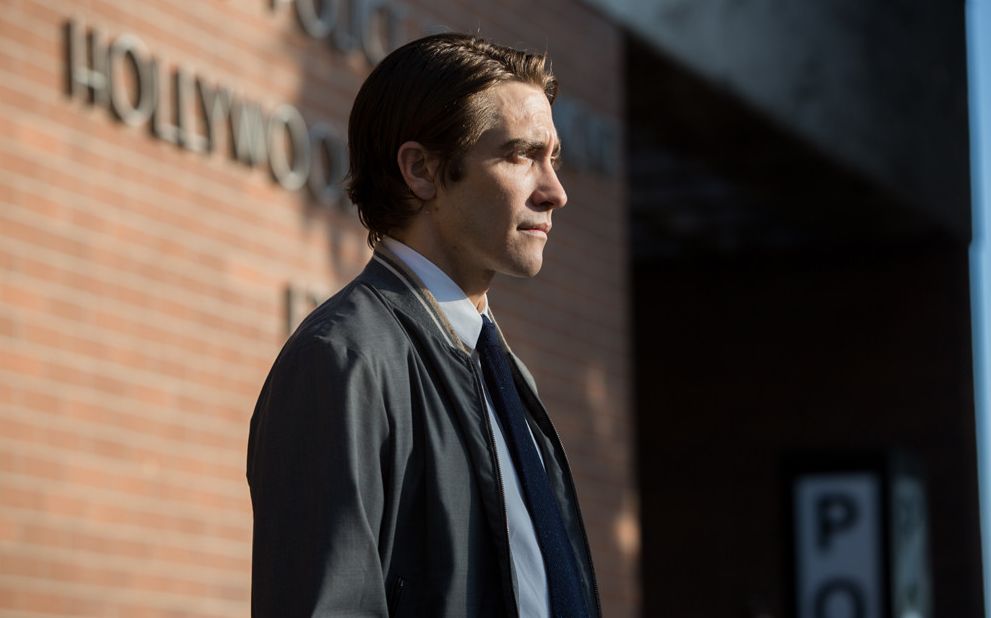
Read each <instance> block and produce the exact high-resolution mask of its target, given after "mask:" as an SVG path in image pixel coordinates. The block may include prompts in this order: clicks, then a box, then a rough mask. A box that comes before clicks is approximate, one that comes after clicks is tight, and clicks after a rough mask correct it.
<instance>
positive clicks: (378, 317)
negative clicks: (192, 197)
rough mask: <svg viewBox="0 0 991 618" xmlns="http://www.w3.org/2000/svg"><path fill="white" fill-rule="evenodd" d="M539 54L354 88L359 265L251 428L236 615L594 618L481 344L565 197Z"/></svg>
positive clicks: (293, 354) (579, 537) (513, 384)
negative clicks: (242, 583) (245, 603)
mask: <svg viewBox="0 0 991 618" xmlns="http://www.w3.org/2000/svg"><path fill="white" fill-rule="evenodd" d="M556 95H557V80H556V78H555V77H554V76H553V74H552V73H551V71H550V67H549V61H548V59H547V58H546V56H544V55H536V54H529V53H526V52H522V51H518V50H515V49H511V48H507V47H502V46H498V45H494V44H492V43H489V42H486V41H484V40H482V39H480V38H477V37H472V36H467V35H460V34H440V35H434V36H430V37H426V38H424V39H420V40H417V41H413V42H412V43H409V44H407V45H405V46H403V47H401V48H400V49H398V50H396V51H394V52H393V53H392V54H390V55H389V56H388V57H387V58H386V59H385V60H383V61H382V62H381V63H380V64H379V65H378V66H377V67H376V68H375V69H374V70H373V71H372V73H371V74H370V75H369V77H368V79H367V80H366V81H365V83H364V85H363V86H362V87H361V90H360V91H359V93H358V95H357V97H356V99H355V103H354V107H353V109H352V112H351V118H350V123H349V129H348V137H349V154H350V164H351V168H350V174H349V195H350V197H351V200H352V202H354V204H355V205H356V206H357V208H358V212H359V216H360V218H361V221H362V223H363V224H364V225H365V226H366V227H367V228H368V235H369V242H370V243H371V245H372V247H373V248H374V255H373V258H372V260H371V261H370V262H369V264H368V266H367V267H366V268H365V270H364V271H363V272H362V273H361V274H360V275H359V276H358V277H357V278H356V279H355V280H354V281H352V282H351V283H349V284H348V285H347V286H346V287H345V288H344V289H342V290H341V291H340V292H338V293H337V294H336V295H334V296H333V297H332V298H330V299H329V300H328V301H326V302H325V303H324V304H322V305H321V306H320V307H318V308H317V309H316V310H315V311H314V312H313V313H312V314H311V315H310V316H309V317H308V318H307V319H306V320H304V321H303V323H302V324H301V325H300V327H299V328H298V329H297V330H296V332H295V333H294V334H293V335H292V337H290V339H289V340H288V342H287V343H286V345H285V347H284V348H283V350H282V352H281V353H280V354H279V357H278V359H277V360H276V362H275V364H274V366H273V367H272V370H271V372H270V373H269V376H268V379H267V380H266V382H265V386H264V387H263V389H262V392H261V395H260V397H259V399H258V403H257V406H256V408H255V412H254V415H253V417H252V420H251V435H250V439H249V445H248V481H249V485H250V488H251V498H252V504H253V508H254V515H255V527H254V550H253V558H252V561H253V566H252V578H253V581H252V611H253V614H254V615H255V616H256V617H287V618H292V617H296V616H345V615H346V616H359V615H360V616H397V615H398V616H517V615H519V616H561V617H568V618H574V617H583V616H598V615H600V613H601V612H600V609H599V599H598V591H597V589H596V585H595V576H594V573H593V570H592V560H591V555H590V552H589V547H588V541H587V539H586V536H585V530H584V525H583V523H582V520H581V514H580V511H579V507H578V500H577V496H576V494H575V487H574V483H573V481H572V478H571V472H570V470H569V468H568V464H567V462H566V459H565V455H564V451H563V449H562V446H561V443H560V439H559V438H558V435H557V433H556V431H555V430H554V428H553V426H552V425H551V421H550V419H549V418H548V415H547V412H546V411H545V409H544V407H543V405H542V403H541V402H540V400H539V398H538V397H537V394H536V387H535V385H534V382H533V378H532V377H531V375H530V373H529V372H528V371H527V370H526V368H525V367H524V366H523V364H522V362H520V361H519V359H518V358H516V356H514V355H513V354H512V353H511V352H510V351H509V347H508V346H507V345H506V342H505V340H504V339H503V337H502V335H501V334H500V332H499V330H498V328H497V327H496V326H495V323H494V318H493V313H492V311H491V310H490V308H489V305H488V298H487V295H486V293H487V291H488V289H489V285H490V283H491V281H492V279H493V277H494V276H495V274H497V273H501V274H505V275H511V276H522V277H532V276H534V275H535V274H537V272H538V271H539V270H540V267H541V264H542V261H543V249H544V245H545V243H546V242H547V239H548V234H549V233H550V231H551V223H552V215H553V213H554V211H555V210H557V209H558V208H561V207H563V206H564V205H565V203H566V201H567V196H566V194H565V191H564V188H563V187H562V185H561V183H560V182H559V180H558V177H557V173H556V167H557V161H558V157H559V153H560V144H559V142H558V137H557V133H556V131H555V128H554V123H553V119H552V116H551V104H552V103H553V101H554V98H555V97H556Z"/></svg>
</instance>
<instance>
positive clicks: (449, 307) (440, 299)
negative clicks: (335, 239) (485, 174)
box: [382, 237, 550, 618]
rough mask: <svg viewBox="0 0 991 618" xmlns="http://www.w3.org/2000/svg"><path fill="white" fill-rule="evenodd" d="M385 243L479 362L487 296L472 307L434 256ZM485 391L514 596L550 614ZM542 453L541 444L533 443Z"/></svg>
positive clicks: (527, 613) (534, 547)
mask: <svg viewBox="0 0 991 618" xmlns="http://www.w3.org/2000/svg"><path fill="white" fill-rule="evenodd" d="M382 242H383V243H384V244H385V246H386V247H387V248H388V249H389V250H390V251H392V252H393V253H394V254H395V255H396V257H398V258H399V259H401V260H402V261H403V263H404V264H405V265H406V266H407V267H408V268H409V269H410V270H412V271H413V273H414V274H416V276H417V277H419V278H420V280H421V281H422V282H423V284H424V285H425V286H427V289H428V290H430V293H431V294H433V295H434V298H436V299H437V303H438V304H439V305H440V308H441V310H442V311H443V312H444V317H446V318H447V321H448V322H450V324H451V327H452V328H454V332H455V333H457V335H458V337H459V338H460V339H461V341H462V343H464V344H465V346H466V347H467V348H468V349H470V350H472V358H473V360H474V361H475V364H476V366H478V367H479V369H480V368H481V365H480V362H479V358H478V353H477V352H475V351H474V350H475V344H476V343H478V335H479V334H480V333H481V332H482V313H485V314H486V315H489V314H488V299H487V298H485V299H483V301H482V302H483V305H484V307H483V309H482V311H481V313H480V312H479V310H478V309H476V308H475V305H473V304H472V302H471V300H469V299H468V296H467V295H466V294H465V293H464V291H463V290H462V289H461V288H460V287H458V284H456V283H455V282H454V281H452V280H451V278H450V277H448V276H447V274H445V273H444V271H442V270H441V269H440V268H438V267H437V266H436V265H435V264H434V263H433V262H431V261H430V260H428V259H427V258H425V257H423V256H422V255H420V254H419V253H417V252H416V251H414V250H413V249H411V248H410V247H408V246H406V245H404V244H403V243H401V242H399V241H398V240H396V239H394V238H389V237H385V238H383V239H382ZM482 390H483V392H484V393H485V407H486V409H487V410H488V416H489V424H490V425H491V426H492V433H493V436H494V438H495V446H496V457H497V459H498V462H499V470H500V472H501V474H500V476H501V477H502V488H503V493H504V495H505V498H506V520H507V524H508V526H509V551H510V555H511V556H512V565H513V579H514V581H515V583H516V590H517V602H518V604H519V608H520V616H521V617H523V618H531V617H536V618H540V617H545V616H549V615H550V600H549V598H548V595H547V574H546V573H545V571H544V558H543V556H542V555H541V554H540V545H539V544H538V543H537V535H536V532H535V531H534V529H533V521H532V520H531V519H530V512H529V511H528V510H527V508H526V502H525V501H524V499H523V493H522V487H520V479H519V475H518V474H517V472H516V466H514V465H513V459H512V456H511V455H510V453H509V447H508V445H507V444H506V438H505V435H504V434H503V431H502V426H501V424H500V423H499V421H498V419H497V417H496V414H495V409H494V408H493V406H492V398H491V397H490V396H489V389H488V387H487V386H486V385H485V380H482ZM531 437H532V435H531ZM537 453H538V454H539V453H540V449H539V448H538V449H537Z"/></svg>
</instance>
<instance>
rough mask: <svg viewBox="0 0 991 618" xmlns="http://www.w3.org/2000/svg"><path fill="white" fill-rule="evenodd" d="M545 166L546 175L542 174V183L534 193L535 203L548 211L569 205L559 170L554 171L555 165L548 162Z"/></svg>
mask: <svg viewBox="0 0 991 618" xmlns="http://www.w3.org/2000/svg"><path fill="white" fill-rule="evenodd" d="M543 166H544V173H543V174H541V178H540V183H539V184H538V185H537V190H536V191H534V196H533V201H534V203H535V204H537V205H538V206H540V207H541V208H544V209H547V210H550V209H553V208H561V207H563V206H564V205H565V204H567V203H568V194H567V193H566V192H565V190H564V185H562V184H561V180H560V179H559V178H558V177H557V170H555V169H554V166H553V164H551V163H550V162H549V161H547V162H544V164H543Z"/></svg>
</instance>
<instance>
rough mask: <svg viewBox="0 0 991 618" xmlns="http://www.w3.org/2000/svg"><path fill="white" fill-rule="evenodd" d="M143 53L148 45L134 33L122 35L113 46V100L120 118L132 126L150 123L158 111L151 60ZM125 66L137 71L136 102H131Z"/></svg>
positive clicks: (111, 83)
mask: <svg viewBox="0 0 991 618" xmlns="http://www.w3.org/2000/svg"><path fill="white" fill-rule="evenodd" d="M143 53H145V46H144V44H143V43H142V42H141V39H139V38H138V37H136V36H134V35H133V34H122V35H120V36H119V37H117V38H116V39H114V42H113V43H112V44H111V45H110V60H109V63H108V73H109V75H110V103H111V105H112V106H113V110H114V114H115V115H116V116H117V118H119V119H120V121H121V122H123V123H124V124H127V125H130V126H132V127H140V126H141V125H143V124H144V123H146V122H148V119H149V118H151V115H152V113H153V112H154V111H155V100H156V98H157V93H156V92H155V80H154V78H153V77H152V74H151V71H150V67H149V65H148V63H146V62H145V61H144V60H143V58H142V54H143ZM125 66H130V67H131V69H132V70H133V75H134V85H135V89H136V93H135V94H136V96H135V98H136V103H131V97H130V95H129V93H128V92H127V88H126V84H125V83H124V80H123V75H124V70H125V69H124V67H125Z"/></svg>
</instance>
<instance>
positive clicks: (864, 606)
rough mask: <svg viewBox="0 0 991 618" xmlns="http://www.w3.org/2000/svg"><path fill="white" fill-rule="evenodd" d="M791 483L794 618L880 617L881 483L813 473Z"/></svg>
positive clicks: (873, 477) (861, 476)
mask: <svg viewBox="0 0 991 618" xmlns="http://www.w3.org/2000/svg"><path fill="white" fill-rule="evenodd" d="M794 483H795V485H794V493H793V496H794V510H795V512H794V517H795V520H794V521H795V536H796V538H795V553H796V555H795V564H796V567H797V575H798V577H797V584H798V586H797V590H796V592H797V595H798V599H797V600H798V616H799V618H882V615H881V611H882V610H881V606H882V601H881V599H882V595H883V594H884V592H883V590H884V583H883V581H882V571H881V569H882V553H881V552H882V549H881V548H882V545H883V544H882V539H881V535H882V534H883V531H882V529H881V524H880V515H881V481H880V478H879V477H878V476H877V475H876V474H871V473H863V472H857V473H849V474H813V475H804V476H799V477H797V478H795V480H794Z"/></svg>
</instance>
